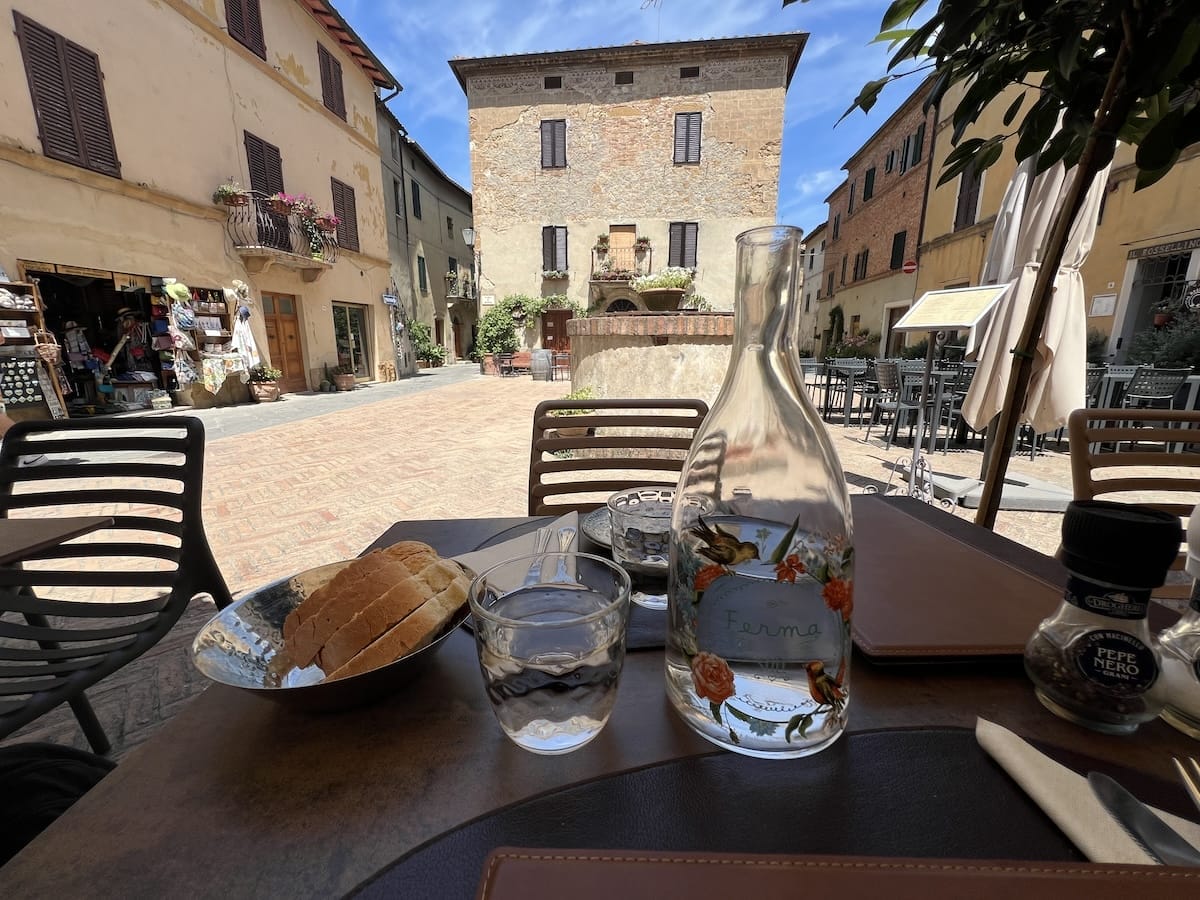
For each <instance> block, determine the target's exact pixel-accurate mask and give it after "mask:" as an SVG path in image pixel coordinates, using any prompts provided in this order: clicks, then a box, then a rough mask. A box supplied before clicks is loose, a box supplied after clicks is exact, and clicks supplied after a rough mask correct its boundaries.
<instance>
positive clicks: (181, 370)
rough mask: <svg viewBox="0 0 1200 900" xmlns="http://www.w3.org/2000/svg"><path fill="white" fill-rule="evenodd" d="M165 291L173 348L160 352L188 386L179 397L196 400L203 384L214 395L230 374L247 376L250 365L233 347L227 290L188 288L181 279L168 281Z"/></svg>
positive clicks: (182, 384)
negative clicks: (172, 281)
mask: <svg viewBox="0 0 1200 900" xmlns="http://www.w3.org/2000/svg"><path fill="white" fill-rule="evenodd" d="M163 292H164V294H165V295H166V297H167V299H168V300H169V301H170V311H169V316H168V322H167V326H166V327H167V331H166V335H167V337H169V339H170V343H171V349H170V350H163V351H160V353H167V354H169V355H170V357H171V359H170V365H171V368H172V371H173V373H174V377H175V381H176V383H177V385H178V387H179V388H181V389H183V388H188V390H186V391H181V392H180V394H178V395H177V397H178V398H179V399H180V400H182V402H192V403H193V404H195V403H196V402H197V401H198V399H199V398H197V396H196V395H195V393H194V391H195V390H196V389H198V388H200V387H202V388H203V389H204V390H205V391H207V392H208V393H209V394H211V395H212V396H213V397H214V398H215V397H216V395H217V394H218V393H219V392H220V391H221V390H222V388H223V387H224V385H225V382H226V379H228V378H229V377H230V376H231V375H239V376H242V377H241V378H239V379H237V380H238V381H239V382H241V381H243V380H245V374H246V373H247V372H248V371H249V368H250V366H248V365H247V364H246V363H245V361H244V360H243V358H242V355H241V354H239V353H238V352H237V351H235V350H234V348H233V345H232V343H233V336H234V335H233V331H232V326H231V318H232V317H231V316H230V313H229V305H228V303H227V302H226V300H225V292H224V291H220V290H215V289H209V288H189V287H188V286H187V285H185V284H183V283H181V282H175V283H173V284H168V285H166V286H165V287H164V288H163ZM163 343H165V341H164V342H163ZM206 402H207V401H206Z"/></svg>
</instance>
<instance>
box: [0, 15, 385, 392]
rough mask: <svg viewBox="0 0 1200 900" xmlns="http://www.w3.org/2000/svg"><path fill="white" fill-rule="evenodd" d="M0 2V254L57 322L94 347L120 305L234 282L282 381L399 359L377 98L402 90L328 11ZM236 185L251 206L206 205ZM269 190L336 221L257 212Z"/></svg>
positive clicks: (308, 382) (139, 306)
mask: <svg viewBox="0 0 1200 900" xmlns="http://www.w3.org/2000/svg"><path fill="white" fill-rule="evenodd" d="M4 7H5V12H6V14H7V16H8V18H9V21H10V22H15V25H16V27H15V29H5V30H4V31H3V34H0V72H2V73H3V77H2V78H0V105H2V106H3V108H4V110H5V115H4V120H3V123H0V193H2V195H3V197H4V207H5V215H4V216H3V217H2V218H0V265H3V266H4V268H5V269H6V270H7V271H8V272H9V274H10V275H11V274H13V273H18V274H20V275H21V276H22V277H39V278H40V279H41V287H42V290H43V293H44V294H45V295H46V298H47V307H48V309H47V316H48V319H49V320H50V321H51V322H53V323H56V324H57V325H58V326H59V327H61V326H63V325H65V324H66V323H65V322H63V321H61V318H63V317H65V316H67V315H71V316H73V317H76V318H80V322H76V323H74V324H76V325H77V326H79V327H80V328H81V329H85V330H88V331H89V335H88V336H89V338H90V339H91V342H92V344H93V345H94V346H105V344H106V343H107V342H109V341H111V340H114V339H115V336H114V335H113V334H111V333H109V328H110V324H109V323H111V322H112V316H113V315H114V314H116V312H117V308H118V307H121V308H133V309H134V310H135V312H136V313H138V314H149V313H150V310H149V308H148V307H149V306H150V302H149V299H148V294H147V293H146V290H145V289H147V288H150V289H153V287H154V285H155V283H156V279H163V278H175V279H178V280H179V281H182V282H184V283H186V284H187V285H188V286H189V287H193V288H202V289H209V290H211V291H212V292H213V293H212V294H211V295H206V296H213V297H219V296H220V291H221V290H222V289H225V288H229V287H230V286H231V285H232V284H233V282H234V281H235V280H240V281H242V282H245V283H247V284H248V285H249V286H250V293H249V302H248V304H247V305H248V306H249V308H250V310H251V318H250V324H251V330H252V333H253V334H254V336H255V338H256V340H257V343H258V346H259V349H260V351H261V353H262V355H263V357H264V358H267V359H269V360H270V362H271V363H273V364H274V365H275V366H276V367H278V368H281V369H282V370H283V372H284V386H285V388H286V389H288V390H301V389H304V388H308V387H314V386H316V385H317V383H318V382H320V381H321V380H322V378H323V377H324V372H325V369H326V366H329V367H333V366H336V365H339V364H342V365H348V366H349V367H350V368H351V369H352V370H353V371H354V373H355V374H356V376H357V377H358V378H360V379H368V378H374V377H375V375H376V373H377V365H378V363H379V362H381V361H384V360H389V359H391V358H392V355H393V351H392V343H391V335H390V329H389V318H388V314H387V311H386V308H385V307H384V305H383V302H382V297H383V295H384V294H385V293H386V292H387V290H388V287H389V278H390V272H389V259H388V241H387V226H386V223H385V221H384V199H383V198H384V194H383V187H382V185H381V171H380V162H379V156H380V154H379V149H378V144H377V134H376V129H377V125H376V112H375V101H376V90H377V89H382V90H392V89H398V87H399V86H398V85H397V84H396V81H395V78H394V77H393V76H392V75H391V74H390V73H389V72H388V71H387V69H386V68H385V67H384V66H383V64H382V63H380V62H379V60H378V59H377V58H376V57H375V56H374V55H373V54H372V53H371V52H370V50H369V49H368V48H367V47H366V46H365V45H364V44H363V42H362V41H361V40H360V39H359V38H358V37H357V36H356V35H355V34H354V32H353V31H352V30H351V29H350V28H349V26H348V25H347V24H346V23H345V21H344V20H343V19H342V18H341V16H340V15H339V14H338V13H337V12H336V10H334V8H333V7H332V6H331V5H330V3H329V2H327V0H120V2H118V3H78V2H72V0H36V2H32V0H16V2H10V3H5V4H4ZM230 178H232V179H234V180H236V181H237V182H240V184H241V185H243V186H245V187H248V188H251V189H253V191H255V192H256V196H255V200H254V202H252V203H250V204H249V205H246V206H237V207H227V206H223V205H215V204H214V202H213V192H214V189H215V188H216V187H217V186H218V184H220V183H222V182H225V181H226V180H228V179H230ZM276 192H286V193H288V194H293V195H295V194H301V193H303V194H306V195H309V196H310V197H311V198H312V199H313V201H314V202H315V204H316V206H317V207H319V208H320V209H321V210H323V211H326V212H332V213H335V214H336V215H337V216H338V217H340V219H341V222H340V224H338V225H337V227H336V231H335V232H333V231H331V232H328V233H325V232H321V233H318V232H314V231H312V230H311V229H308V228H307V227H306V226H305V225H304V224H303V222H301V221H300V219H299V217H297V216H296V215H295V214H288V213H282V214H280V213H276V212H271V211H269V210H267V209H265V208H264V204H265V198H266V197H267V196H269V195H271V194H274V193H276ZM122 287H124V288H126V289H127V290H126V291H124V292H123V291H122V290H121V289H122ZM130 288H142V289H143V290H141V291H138V290H132V291H131V290H128V289H130ZM80 310H82V311H84V312H85V313H87V314H88V318H83V317H82V316H81V315H80V313H79V311H80ZM56 317H58V318H57V319H56ZM81 323H82V324H81ZM84 386H85V385H83V384H82V383H81V384H80V388H81V389H82V388H83V387H84Z"/></svg>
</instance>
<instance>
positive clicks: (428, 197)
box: [379, 103, 478, 373]
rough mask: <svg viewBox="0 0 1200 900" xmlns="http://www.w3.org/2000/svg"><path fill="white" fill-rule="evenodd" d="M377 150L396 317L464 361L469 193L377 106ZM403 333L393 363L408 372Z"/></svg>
mask: <svg viewBox="0 0 1200 900" xmlns="http://www.w3.org/2000/svg"><path fill="white" fill-rule="evenodd" d="M379 146H380V152H381V154H382V156H383V179H384V205H385V211H386V218H387V230H388V248H389V255H390V256H391V260H392V282H393V284H392V289H393V291H394V294H395V296H396V300H397V304H396V310H397V317H398V319H399V321H400V322H401V323H402V324H407V323H408V322H410V321H417V322H421V323H423V324H425V325H426V326H428V327H429V330H430V334H431V335H432V337H433V339H434V340H435V341H436V342H437V343H438V344H439V345H441V346H442V347H444V348H445V349H446V354H447V359H450V360H455V359H462V358H464V357H465V356H466V354H467V353H468V351H469V350H470V347H471V340H472V333H473V329H474V326H475V321H476V317H475V313H476V304H477V302H478V292H477V291H476V289H475V282H474V274H473V273H472V271H471V265H472V252H473V251H472V248H471V247H470V246H468V245H467V243H466V240H465V238H464V237H463V235H464V232H465V231H467V230H468V229H471V228H473V220H472V216H471V194H470V192H469V191H467V190H466V189H465V188H464V187H462V186H461V185H459V184H458V183H457V182H455V181H454V180H453V179H452V178H450V177H449V176H447V175H446V174H445V173H444V172H443V171H442V170H441V169H440V168H439V167H438V165H437V163H435V162H434V161H433V159H432V158H431V157H430V156H429V154H428V153H426V152H425V150H424V149H423V148H422V147H421V145H420V144H418V143H417V142H416V141H415V140H413V139H412V138H411V137H410V136H409V135H408V132H407V131H406V130H405V128H404V126H403V125H402V124H401V123H400V121H399V120H398V119H397V118H396V117H395V116H394V115H393V114H392V112H391V110H389V109H388V108H387V107H386V106H384V105H383V104H382V103H380V104H379ZM468 233H469V232H468ZM404 333H405V332H404V329H401V330H400V332H399V333H398V338H397V353H398V355H399V359H400V362H399V363H398V365H401V366H402V367H403V369H404V371H406V372H408V373H411V372H412V371H414V370H415V360H413V359H412V358H411V353H412V348H411V345H410V344H409V342H408V341H407V340H405V338H404Z"/></svg>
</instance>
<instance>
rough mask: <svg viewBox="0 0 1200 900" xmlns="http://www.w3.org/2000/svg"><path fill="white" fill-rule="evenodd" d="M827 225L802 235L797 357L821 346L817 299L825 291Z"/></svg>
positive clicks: (808, 353) (819, 309) (819, 299)
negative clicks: (802, 281)
mask: <svg viewBox="0 0 1200 900" xmlns="http://www.w3.org/2000/svg"><path fill="white" fill-rule="evenodd" d="M828 230H829V229H828V223H827V222H822V223H821V224H820V225H818V226H817V227H816V228H814V229H813V230H812V231H810V232H809V233H808V234H806V235H805V236H804V273H803V277H804V287H803V289H802V290H801V302H800V310H799V312H798V314H797V316H796V346H797V348H798V349H799V350H800V355H801V356H814V355H816V352H817V348H818V347H820V346H821V320H820V313H821V310H822V306H821V300H822V299H823V297H824V292H825V278H824V271H825V244H826V233H827V232H828Z"/></svg>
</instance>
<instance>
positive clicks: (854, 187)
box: [846, 181, 858, 215]
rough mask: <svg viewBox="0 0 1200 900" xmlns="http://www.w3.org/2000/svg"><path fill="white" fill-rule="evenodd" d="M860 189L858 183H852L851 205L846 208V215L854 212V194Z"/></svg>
mask: <svg viewBox="0 0 1200 900" xmlns="http://www.w3.org/2000/svg"><path fill="white" fill-rule="evenodd" d="M857 189H858V182H855V181H852V182H850V203H849V204H848V205H847V207H846V215H850V213H852V212H854V194H855V192H856V191H857Z"/></svg>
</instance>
